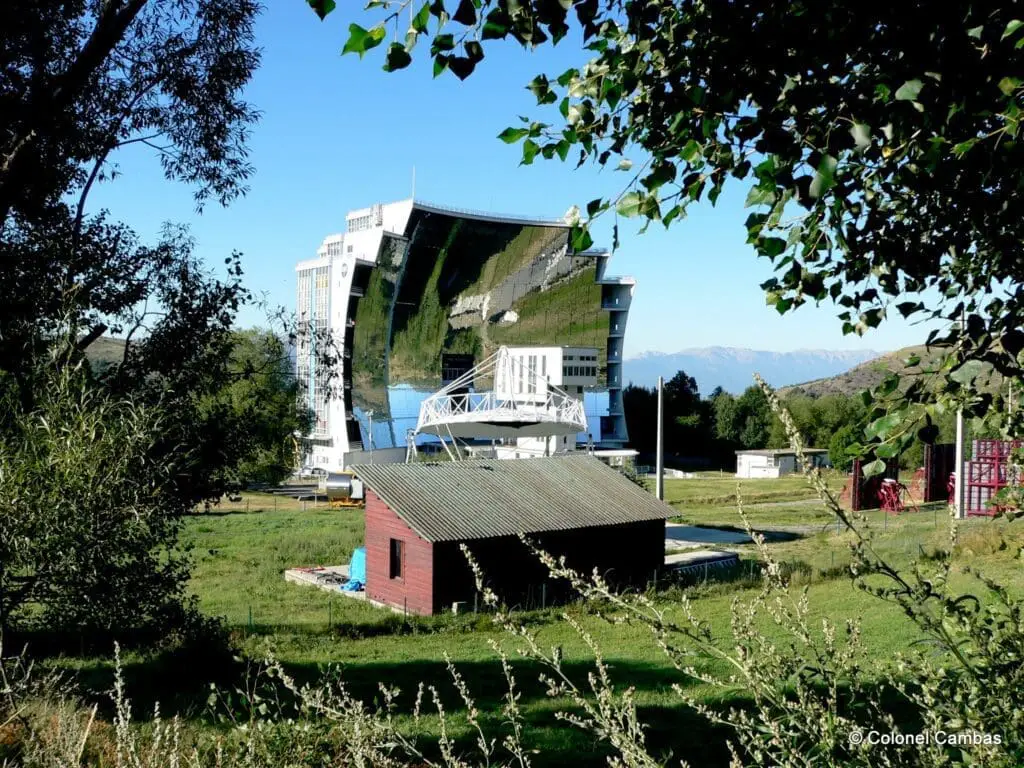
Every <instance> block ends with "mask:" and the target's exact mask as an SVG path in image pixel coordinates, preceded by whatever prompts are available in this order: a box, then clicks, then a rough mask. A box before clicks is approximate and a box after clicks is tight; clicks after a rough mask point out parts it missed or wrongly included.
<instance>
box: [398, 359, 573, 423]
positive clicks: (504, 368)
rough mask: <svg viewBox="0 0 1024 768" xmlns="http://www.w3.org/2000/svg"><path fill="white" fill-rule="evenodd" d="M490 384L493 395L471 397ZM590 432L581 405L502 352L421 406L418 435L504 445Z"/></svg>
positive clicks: (487, 393) (485, 393)
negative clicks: (478, 386)
mask: <svg viewBox="0 0 1024 768" xmlns="http://www.w3.org/2000/svg"><path fill="white" fill-rule="evenodd" d="M487 379H492V380H493V382H494V389H493V390H491V391H488V392H469V391H467V390H468V388H469V387H471V386H473V385H474V383H476V382H478V381H485V380H487ZM586 431H587V417H586V414H585V413H584V411H583V402H582V400H580V399H578V398H576V397H573V396H572V395H570V394H568V393H566V392H565V391H563V390H562V389H560V388H558V387H557V386H555V385H553V384H550V383H549V382H548V381H547V379H546V377H544V376H541V375H539V374H538V373H537V371H535V370H533V369H532V368H530V367H529V366H527V365H525V364H523V363H521V362H519V361H517V359H516V358H515V357H513V356H512V355H509V354H507V353H506V352H505V349H504V348H501V349H499V350H498V351H497V352H496V353H495V354H493V355H491V356H490V357H489V358H487V359H486V360H484V361H483V362H481V363H480V364H479V365H478V366H476V367H475V368H473V369H471V370H470V371H469V372H467V373H465V374H464V375H462V376H460V377H459V378H458V379H456V380H455V381H453V382H451V383H450V384H448V385H447V386H446V387H444V388H443V389H441V390H439V391H437V392H436V393H434V394H433V395H431V396H430V397H428V398H427V399H426V400H424V401H423V403H422V405H421V406H420V415H419V420H418V422H417V424H416V433H419V434H430V435H437V436H438V437H441V438H442V439H443V438H446V437H447V438H449V439H450V440H452V441H453V442H454V441H456V440H470V439H476V440H504V439H515V438H521V437H541V438H543V437H553V436H558V435H575V434H578V433H580V432H586Z"/></svg>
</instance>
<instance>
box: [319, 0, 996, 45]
mask: <svg viewBox="0 0 1024 768" xmlns="http://www.w3.org/2000/svg"><path fill="white" fill-rule="evenodd" d="M306 2H307V3H309V7H310V8H312V9H313V12H314V13H316V15H317V16H319V17H320V21H323V20H324V19H325V18H327V14H329V13H330V12H331V11H333V10H334V9H335V8H337V7H338V5H337V3H335V2H334V0H306ZM1003 37H1006V35H1003Z"/></svg>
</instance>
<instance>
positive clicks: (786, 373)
mask: <svg viewBox="0 0 1024 768" xmlns="http://www.w3.org/2000/svg"><path fill="white" fill-rule="evenodd" d="M880 354H881V353H879V352H876V351H872V350H828V349H801V350H796V351H794V352H767V351H763V350H755V349H740V348H736V347H702V348H699V349H684V350H681V351H679V352H675V353H663V352H644V353H642V354H640V355H637V356H636V357H632V358H627V359H626V360H625V361H624V362H623V378H624V379H625V381H626V382H627V383H630V382H631V383H633V384H636V385H638V386H645V387H653V386H655V385H656V384H657V381H658V377H659V376H663V377H665V380H666V381H668V380H669V379H671V378H672V377H673V376H674V375H675V374H676V373H677V372H678V371H681V370H682V371H686V373H687V375H689V376H692V377H693V378H694V379H696V381H697V388H698V389H699V390H700V393H701V395H702V396H704V397H706V396H708V395H709V394H711V392H712V390H714V389H715V387H721V388H722V389H724V390H725V391H726V392H732V393H734V394H738V393H740V392H742V391H743V390H744V389H746V388H747V387H749V386H750V385H751V384H753V383H754V378H753V376H754V373H759V374H761V376H762V377H763V378H764V379H765V381H767V382H768V383H769V384H771V385H772V386H773V387H788V386H792V385H794V384H801V383H803V382H809V381H814V380H816V379H825V378H829V377H832V376H837V375H839V374H841V373H845V372H846V371H849V370H850V369H851V368H853V367H855V366H857V365H860V364H861V363H864V362H866V361H868V360H873V359H875V358H877V357H879V355H880Z"/></svg>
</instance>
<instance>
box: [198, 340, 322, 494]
mask: <svg viewBox="0 0 1024 768" xmlns="http://www.w3.org/2000/svg"><path fill="white" fill-rule="evenodd" d="M232 341H233V348H232V349H231V351H230V359H229V364H228V374H229V376H230V378H229V379H228V381H227V383H226V384H225V386H224V387H223V388H222V389H221V390H220V391H218V392H216V393H214V394H212V395H209V396H207V397H206V398H205V399H204V401H203V403H202V407H201V408H200V412H201V413H202V414H203V416H204V417H205V418H206V419H209V418H210V417H211V416H213V415H214V414H216V417H217V418H218V419H222V420H227V421H229V422H231V424H232V430H233V431H234V432H235V433H236V434H237V435H238V436H239V440H238V441H237V442H236V443H235V448H236V451H237V458H236V459H235V461H234V463H233V464H231V465H227V466H225V467H223V469H222V472H223V473H224V474H225V478H226V480H227V482H230V483H232V484H240V485H245V484H249V483H277V482H280V481H281V480H283V479H284V478H285V477H287V476H288V475H289V474H290V473H291V471H292V470H293V469H295V455H294V452H295V447H294V446H295V444H294V437H293V436H294V434H295V433H299V434H303V435H304V434H306V433H307V432H308V431H309V429H310V426H311V424H310V415H309V413H308V411H306V410H305V409H304V408H302V407H301V406H300V404H299V401H298V387H297V382H296V380H295V374H294V370H293V367H292V363H291V360H290V358H289V356H288V346H287V344H286V342H285V341H283V340H282V339H281V338H280V337H279V336H278V335H277V334H275V333H273V332H271V331H269V330H261V329H255V328H253V329H250V330H247V331H238V332H236V333H234V334H232Z"/></svg>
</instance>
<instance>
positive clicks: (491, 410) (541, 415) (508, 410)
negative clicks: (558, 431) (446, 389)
mask: <svg viewBox="0 0 1024 768" xmlns="http://www.w3.org/2000/svg"><path fill="white" fill-rule="evenodd" d="M459 417H466V418H465V419H464V420H465V421H477V420H479V421H484V420H485V419H486V420H488V421H490V420H499V419H502V418H504V419H508V420H510V421H511V420H517V421H534V422H549V423H558V424H569V425H572V426H573V427H578V430H577V431H579V432H583V431H586V428H587V417H586V413H585V412H584V410H583V403H582V402H581V401H580V400H577V399H576V398H574V397H571V396H569V395H563V394H559V393H556V392H549V393H548V394H547V396H546V397H544V399H543V400H537V401H533V402H531V401H528V400H517V399H515V398H514V397H508V396H504V395H498V393H496V392H482V393H471V394H459V395H441V394H438V395H434V396H433V397H429V398H427V399H426V400H424V401H423V403H422V404H421V405H420V418H419V425H420V428H423V427H428V426H436V425H437V424H442V423H445V422H448V421H452V420H453V419H457V420H460V421H461V420H463V419H461V418H459ZM474 417H480V418H474Z"/></svg>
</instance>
